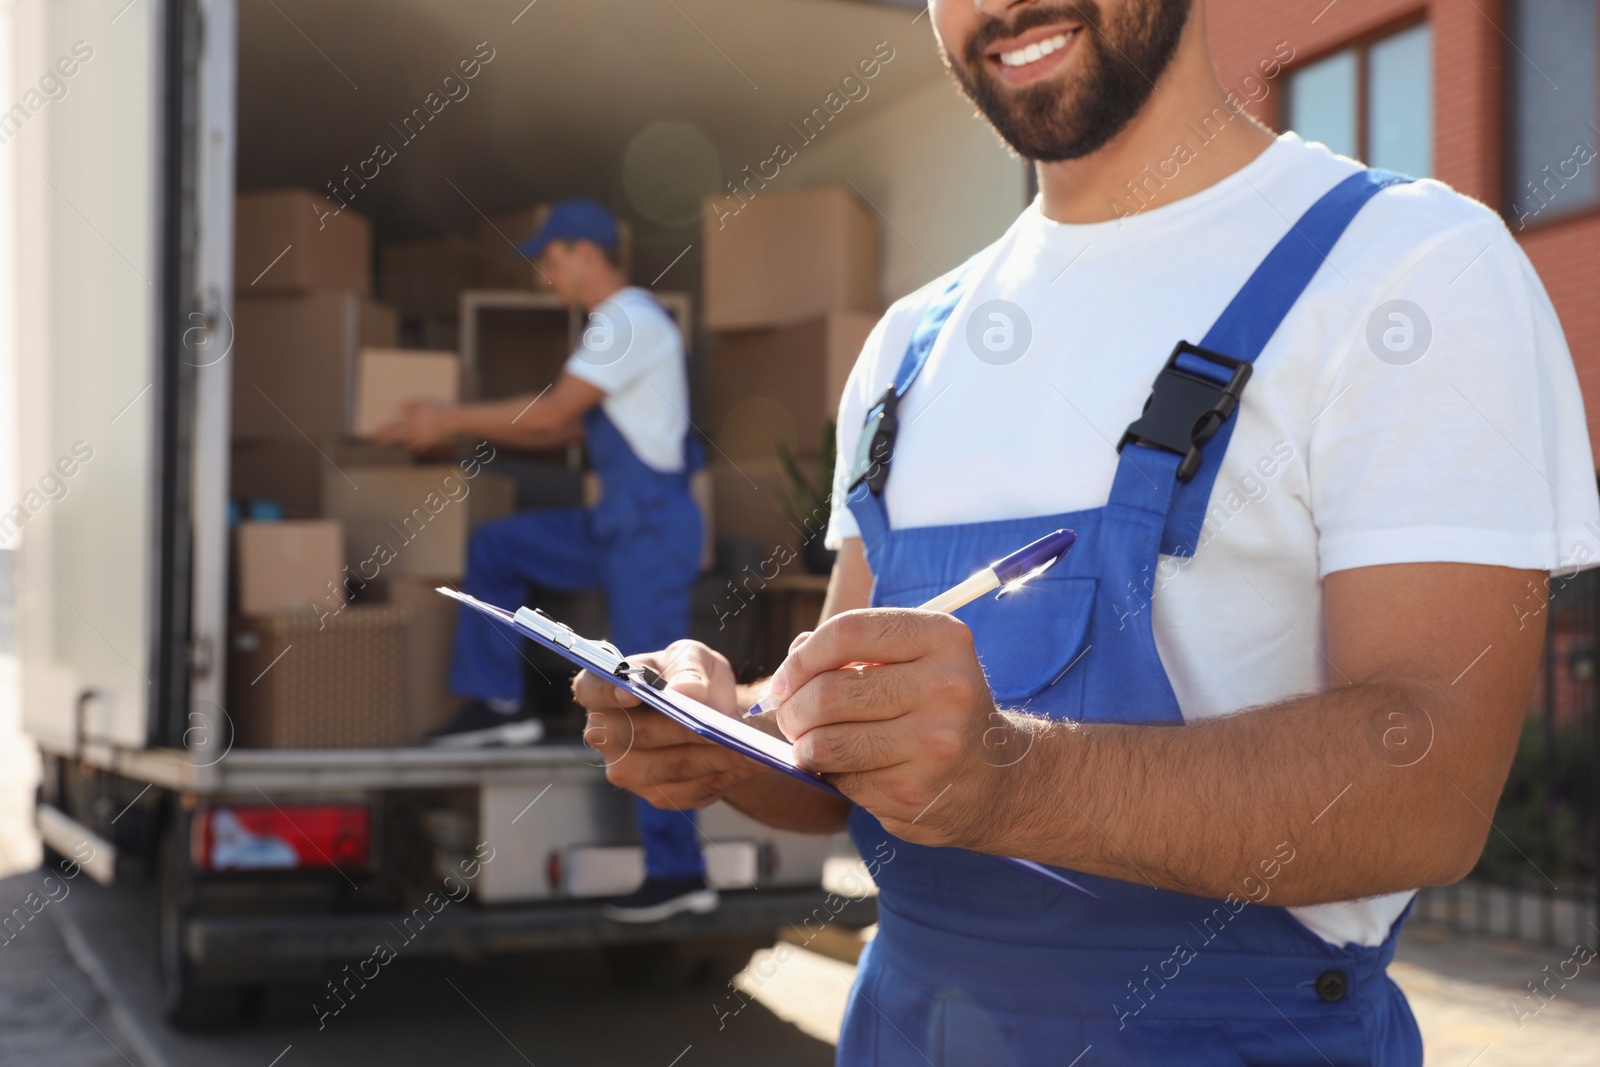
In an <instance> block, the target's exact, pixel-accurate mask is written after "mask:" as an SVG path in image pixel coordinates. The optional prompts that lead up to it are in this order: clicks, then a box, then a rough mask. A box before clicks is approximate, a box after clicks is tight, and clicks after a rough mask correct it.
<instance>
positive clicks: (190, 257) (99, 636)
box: [0, 0, 234, 753]
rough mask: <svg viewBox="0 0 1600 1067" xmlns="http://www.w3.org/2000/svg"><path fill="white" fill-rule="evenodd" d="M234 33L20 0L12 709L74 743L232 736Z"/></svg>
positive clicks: (199, 14)
mask: <svg viewBox="0 0 1600 1067" xmlns="http://www.w3.org/2000/svg"><path fill="white" fill-rule="evenodd" d="M233 19H234V8H233V3H232V0H217V2H212V0H134V2H130V3H128V4H127V5H126V6H122V5H118V4H105V3H100V2H92V0H22V2H20V3H19V4H18V5H17V11H16V21H15V27H16V48H15V56H14V68H15V70H16V71H17V73H18V76H19V84H18V89H19V90H21V92H20V93H19V96H18V99H19V101H20V102H19V104H18V105H17V106H16V107H13V108H12V109H11V111H10V112H9V113H7V114H6V115H5V116H4V117H3V119H0V130H3V131H4V132H5V133H6V134H8V135H9V142H10V143H9V149H10V151H11V152H12V153H13V158H14V159H15V161H16V171H15V174H16V180H17V203H18V208H19V210H18V218H17V233H18V253H19V254H18V259H17V263H18V270H17V276H18V291H17V293H18V299H17V302H16V307H17V318H18V322H17V330H18V336H17V342H18V343H17V351H18V353H19V357H20V358H19V361H18V362H19V367H20V373H19V379H20V380H19V396H20V404H19V407H20V415H21V419H20V421H21V427H20V428H21V433H20V438H21V450H20V455H21V464H22V468H21V469H22V470H23V471H25V472H27V474H26V475H25V482H24V484H27V485H30V486H32V487H33V489H34V491H32V492H29V493H28V494H27V496H26V497H25V498H24V500H23V501H22V502H21V505H20V510H19V509H17V508H14V509H12V512H11V513H10V515H9V516H8V518H10V519H12V520H15V523H16V525H18V526H21V527H22V531H21V537H20V549H19V557H18V568H17V575H18V578H17V581H18V585H19V587H20V588H19V597H18V599H19V607H20V629H21V638H20V643H21V652H22V657H23V668H24V669H23V677H24V705H23V707H24V712H23V715H24V725H25V728H26V729H27V730H28V732H29V733H30V734H32V735H34V736H35V737H37V738H39V739H40V740H41V741H43V742H46V743H53V745H54V746H57V747H61V746H71V748H72V749H73V750H74V751H77V752H79V753H83V752H85V750H86V749H88V748H91V747H112V748H117V749H135V750H137V749H142V748H145V747H148V746H172V747H185V746H186V744H187V745H188V746H189V747H198V748H201V749H204V748H205V747H206V746H208V745H210V746H221V745H225V744H226V737H225V736H224V734H225V728H226V722H225V716H224V715H223V714H222V711H221V703H220V695H221V691H222V690H221V684H222V677H221V668H222V656H221V655H220V652H221V647H222V640H223V629H222V627H223V625H224V611H225V592H226V590H225V582H226V575H227V565H226V557H225V551H226V544H225V538H226V517H225V508H226V493H227V486H226V479H227V473H226V472H227V433H228V423H227V420H228V403H227V400H228V389H229V381H228V375H229V361H228V359H227V358H226V357H227V351H228V347H229V344H230V341H231V331H230V330H229V321H230V320H229V307H228V305H229V293H230V292H231V288H232V281H231V277H230V274H231V268H232V255H231V242H232V223H231V216H232V203H233V123H234V107H233V82H234V61H233V50H234V30H233ZM30 79H32V81H31V82H30ZM30 84H32V85H33V86H34V87H33V88H24V87H25V86H28V85H30ZM34 104H37V105H38V106H37V107H34V106H33V105H34Z"/></svg>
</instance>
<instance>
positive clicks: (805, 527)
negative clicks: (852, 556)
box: [706, 457, 826, 567]
mask: <svg viewBox="0 0 1600 1067" xmlns="http://www.w3.org/2000/svg"><path fill="white" fill-rule="evenodd" d="M801 462H802V463H806V462H811V463H814V462H815V460H804V459H803V460H802V461H801ZM706 469H707V470H708V471H710V472H711V492H712V495H713V497H714V498H715V500H716V516H715V522H716V527H715V529H716V535H717V536H718V537H748V538H751V539H753V540H754V541H755V542H756V543H757V545H758V546H759V548H760V551H761V553H762V556H763V557H766V556H769V555H770V554H771V553H773V552H774V551H776V550H777V549H778V547H779V546H781V545H787V546H789V548H790V550H791V551H792V552H793V553H794V554H795V556H796V557H798V555H799V553H800V550H801V548H802V546H803V545H804V544H805V542H806V538H807V537H808V536H810V535H811V534H813V533H814V534H815V536H817V537H821V536H822V535H823V530H824V528H825V526H826V521H825V520H826V516H815V517H812V518H811V519H810V521H809V522H806V521H802V518H800V517H796V516H794V515H792V514H791V510H790V506H789V502H788V501H789V483H788V481H787V480H785V478H784V476H783V470H782V468H780V467H779V465H778V461H777V460H775V459H740V460H736V461H734V462H731V463H730V462H729V461H728V460H725V459H722V458H720V457H718V458H716V459H714V460H712V461H711V463H710V464H709V465H708V466H707V468H706ZM777 562H780V563H781V562H782V560H781V559H780V560H778V561H777ZM793 566H795V567H799V566H800V564H799V563H795V564H793Z"/></svg>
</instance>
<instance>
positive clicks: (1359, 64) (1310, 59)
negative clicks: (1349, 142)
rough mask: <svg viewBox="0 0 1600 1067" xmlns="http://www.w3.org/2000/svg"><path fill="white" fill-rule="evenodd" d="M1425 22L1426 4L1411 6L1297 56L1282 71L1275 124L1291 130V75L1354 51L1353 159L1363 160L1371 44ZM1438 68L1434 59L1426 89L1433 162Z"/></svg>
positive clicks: (1368, 145) (1368, 139)
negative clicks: (1429, 102)
mask: <svg viewBox="0 0 1600 1067" xmlns="http://www.w3.org/2000/svg"><path fill="white" fill-rule="evenodd" d="M1428 22H1429V20H1428V7H1427V5H1426V4H1423V5H1421V6H1418V7H1415V8H1412V9H1411V10H1409V11H1405V12H1402V13H1400V14H1398V15H1396V16H1394V17H1393V18H1390V19H1385V20H1384V21H1383V22H1380V23H1378V24H1377V25H1376V26H1373V27H1370V28H1368V29H1365V30H1362V31H1361V32H1360V33H1357V34H1352V35H1351V36H1349V37H1345V38H1342V39H1340V40H1339V41H1337V42H1336V43H1333V44H1330V45H1329V46H1327V47H1326V48H1319V49H1317V50H1316V51H1314V52H1307V53H1306V54H1305V55H1304V56H1303V57H1302V56H1296V57H1295V61H1294V63H1293V64H1292V65H1290V67H1289V68H1288V69H1287V70H1285V71H1284V82H1283V85H1284V93H1283V101H1282V103H1281V104H1280V105H1279V107H1278V123H1277V125H1278V127H1279V132H1280V133H1282V132H1286V131H1288V130H1289V129H1291V127H1290V125H1289V116H1290V114H1292V113H1293V111H1294V76H1295V75H1296V74H1298V73H1300V72H1301V71H1303V70H1305V69H1306V68H1307V67H1310V66H1313V65H1315V64H1317V63H1320V62H1321V61H1322V60H1324V59H1329V58H1332V57H1333V56H1336V55H1339V54H1340V53H1341V52H1353V53H1355V58H1356V150H1355V158H1356V159H1358V160H1361V161H1362V162H1363V163H1365V162H1366V159H1367V154H1368V152H1370V151H1371V149H1372V132H1371V128H1370V127H1371V122H1370V121H1369V119H1370V116H1369V115H1368V114H1367V105H1368V103H1369V95H1370V92H1371V90H1370V87H1369V83H1370V81H1371V73H1372V71H1371V59H1370V53H1371V51H1372V46H1373V45H1375V44H1378V43H1380V42H1381V41H1384V40H1386V39H1387V38H1390V37H1394V36H1396V35H1398V34H1402V33H1405V32H1406V31H1407V30H1414V29H1416V28H1417V27H1418V26H1426V25H1428ZM1433 42H1434V38H1433V36H1432V35H1430V37H1429V41H1428V46H1429V51H1430V57H1432V58H1434V59H1435V60H1436V59H1437V57H1436V56H1433V54H1432V48H1433ZM1438 69H1439V67H1438V63H1437V62H1434V63H1433V66H1432V70H1431V71H1430V75H1431V76H1430V78H1429V85H1428V91H1429V92H1430V93H1432V94H1434V99H1433V101H1432V103H1433V104H1434V108H1433V121H1432V123H1431V124H1430V125H1431V126H1432V128H1431V129H1430V130H1429V131H1428V137H1429V138H1430V140H1431V141H1432V142H1433V143H1432V144H1430V145H1429V146H1428V152H1429V155H1430V156H1431V157H1432V158H1433V159H1434V161H1435V162H1437V161H1438V152H1437V148H1438V132H1439V122H1438V116H1439V113H1438V106H1437V105H1438ZM1368 165H1370V164H1368Z"/></svg>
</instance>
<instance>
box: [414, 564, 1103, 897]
mask: <svg viewBox="0 0 1600 1067" xmlns="http://www.w3.org/2000/svg"><path fill="white" fill-rule="evenodd" d="M437 591H438V592H440V593H443V594H444V595H445V596H447V597H450V598H451V599H453V600H459V601H460V602H461V603H462V604H464V605H466V606H467V607H469V608H472V609H473V610H474V611H478V612H481V613H482V614H484V615H487V616H489V617H490V618H491V619H494V620H495V621H497V622H499V623H501V624H502V625H504V626H508V627H510V628H511V629H513V630H515V631H516V632H517V633H519V634H522V635H523V636H524V637H527V638H529V639H530V640H533V641H535V642H537V643H538V644H540V645H542V646H544V647H545V648H548V649H549V650H550V651H552V652H555V653H557V654H558V655H561V656H564V657H566V658H567V659H568V660H570V661H571V662H572V663H574V664H576V665H577V666H579V667H582V668H583V669H585V670H587V671H592V672H593V673H595V674H596V675H599V676H601V677H604V678H606V679H607V680H609V681H610V682H611V683H612V684H614V685H616V686H618V687H619V688H622V689H626V690H628V691H629V692H630V693H632V694H633V695H634V696H636V697H638V698H639V700H640V701H641V702H642V703H644V704H645V705H647V706H649V707H652V708H654V709H655V710H657V711H659V712H661V713H662V714H664V715H666V716H667V717H668V718H670V719H672V720H673V721H674V722H677V723H679V724H681V725H683V726H685V727H687V728H688V729H690V730H692V731H694V732H695V733H696V734H699V735H700V736H701V737H705V738H707V739H709V740H712V741H715V742H717V743H718V744H720V745H724V746H725V747H727V748H731V749H733V750H734V751H736V752H739V753H742V754H743V755H746V756H748V757H750V758H751V759H753V760H755V761H756V762H758V763H764V764H766V765H767V766H768V767H772V768H773V769H775V770H779V771H782V772H783V773H784V774H787V775H789V776H791V777H793V778H798V779H800V780H801V781H803V782H805V783H806V784H807V785H811V786H815V787H816V788H818V789H822V790H825V791H827V792H829V793H833V794H835V795H836V796H843V795H844V794H843V793H840V792H839V790H838V789H836V788H834V787H833V786H832V785H830V784H829V783H827V782H825V781H823V779H822V778H821V777H819V776H818V775H815V774H812V773H811V772H810V771H808V770H805V769H804V768H802V767H800V766H799V765H797V764H796V763H795V760H794V746H793V745H791V744H790V743H789V742H787V741H785V740H783V739H782V738H779V737H773V736H772V735H771V734H768V733H763V732H762V731H760V730H758V729H756V728H755V727H754V726H751V725H750V724H749V723H747V722H744V721H743V720H741V719H736V718H734V717H732V716H730V715H724V714H722V713H721V712H720V711H718V710H716V709H715V708H712V707H708V706H706V705H705V704H702V703H700V702H699V701H698V700H695V699H694V698H692V697H688V696H685V695H684V694H682V693H679V692H676V691H673V690H670V689H666V688H664V687H663V688H660V689H657V688H654V687H652V686H650V685H648V684H646V683H645V682H644V681H641V680H640V678H639V676H638V675H632V676H630V674H628V673H619V669H620V670H621V671H627V670H628V664H627V662H626V660H625V659H624V658H623V655H622V653H621V652H620V651H618V650H617V648H616V647H615V646H613V645H610V644H608V643H606V642H604V641H594V640H590V639H589V638H586V637H584V636H582V635H581V634H579V633H577V632H576V631H575V630H573V629H572V628H571V627H569V626H567V625H566V624H565V623H560V622H557V621H556V620H554V619H552V618H550V617H549V616H548V615H545V614H544V613H542V612H536V611H534V610H532V609H531V608H522V609H520V610H519V611H516V612H510V611H506V610H505V609H504V608H498V607H495V606H494V605H493V604H487V603H485V602H483V601H482V600H479V599H477V598H476V597H473V596H468V595H467V594H466V593H463V592H461V591H459V590H456V589H451V588H449V587H448V586H442V585H441V586H439V587H438V590H437ZM984 855H987V856H988V857H989V858H990V859H992V860H995V861H996V862H998V863H1003V864H1005V865H1006V866H1008V867H1014V868H1016V869H1017V870H1020V871H1026V872H1028V873H1029V874H1032V875H1035V876H1037V877H1039V878H1043V879H1045V880H1046V881H1048V882H1052V883H1054V884H1055V885H1058V886H1061V887H1062V888H1065V889H1070V890H1072V891H1073V892H1075V893H1078V894H1081V895H1082V896H1085V897H1088V898H1089V899H1090V900H1092V901H1094V902H1095V903H1097V904H1099V905H1100V906H1101V907H1104V908H1107V909H1109V910H1111V911H1113V912H1116V911H1118V909H1117V908H1115V907H1113V906H1112V905H1111V904H1109V903H1107V902H1106V901H1105V900H1104V899H1102V898H1101V897H1100V896H1099V895H1098V894H1096V893H1094V892H1092V891H1090V890H1088V889H1085V888H1084V887H1083V886H1081V885H1079V884H1078V883H1077V882H1075V881H1073V880H1072V879H1071V878H1069V877H1067V875H1065V874H1063V873H1062V872H1061V871H1059V870H1057V869H1056V868H1054V867H1049V866H1046V865H1045V864H1042V863H1035V862H1034V861H1032V860H1019V859H1012V858H1011V857H1009V856H995V855H990V854H988V853H984Z"/></svg>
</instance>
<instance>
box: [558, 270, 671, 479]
mask: <svg viewBox="0 0 1600 1067" xmlns="http://www.w3.org/2000/svg"><path fill="white" fill-rule="evenodd" d="M566 370H567V373H568V374H571V375H572V376H573V377H574V378H582V379H583V380H584V381H586V382H588V383H589V384H590V385H592V386H594V387H595V388H596V389H600V390H603V391H604V392H605V394H606V396H605V399H604V400H602V401H601V402H600V406H601V408H602V409H603V410H604V411H605V413H606V415H607V417H609V418H610V419H611V421H612V423H614V424H615V425H616V427H617V431H618V432H619V433H621V434H622V436H623V439H624V440H626V441H627V442H628V444H629V446H631V447H632V448H633V451H634V454H636V455H637V456H638V457H639V458H640V459H642V460H644V462H645V463H647V464H649V465H650V466H651V467H653V468H655V469H656V470H658V471H681V470H683V440H684V437H685V435H687V434H688V432H689V367H688V364H687V362H686V361H685V359H684V355H683V336H682V335H681V334H680V333H679V332H678V326H677V323H675V322H673V320H672V316H671V315H669V314H667V312H666V310H665V309H664V308H662V306H661V305H660V304H657V303H656V302H655V300H653V299H651V297H650V294H649V293H647V292H645V291H644V290H643V289H640V288H639V287H637V286H632V285H630V286H628V287H627V288H626V289H619V290H618V291H617V292H615V293H613V294H612V295H611V296H609V297H607V298H606V299H605V300H602V301H601V302H600V303H599V304H598V305H596V306H595V308H594V310H593V311H591V312H590V313H589V320H588V321H587V322H586V323H585V324H584V327H583V339H582V342H581V343H580V344H579V346H578V350H577V351H576V352H574V353H572V356H571V357H570V358H569V359H568V360H567V364H566Z"/></svg>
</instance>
